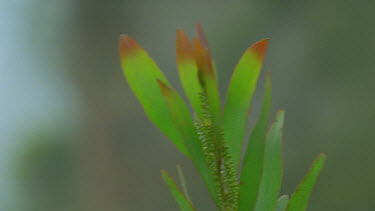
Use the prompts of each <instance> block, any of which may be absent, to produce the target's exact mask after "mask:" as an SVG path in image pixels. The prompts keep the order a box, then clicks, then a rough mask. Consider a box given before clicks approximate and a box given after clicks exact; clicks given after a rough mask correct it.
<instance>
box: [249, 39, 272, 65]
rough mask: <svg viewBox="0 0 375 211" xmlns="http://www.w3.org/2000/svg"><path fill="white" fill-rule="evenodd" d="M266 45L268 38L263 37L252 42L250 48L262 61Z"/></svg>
mask: <svg viewBox="0 0 375 211" xmlns="http://www.w3.org/2000/svg"><path fill="white" fill-rule="evenodd" d="M267 47H268V39H263V40H261V41H259V42H256V43H254V44H253V45H252V46H251V47H250V49H251V51H252V52H254V53H255V54H256V55H257V56H258V57H259V59H260V60H262V61H263V59H264V56H265V54H266V51H267Z"/></svg>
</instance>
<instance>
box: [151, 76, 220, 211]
mask: <svg viewBox="0 0 375 211" xmlns="http://www.w3.org/2000/svg"><path fill="white" fill-rule="evenodd" d="M158 82H159V87H160V90H161V92H162V94H163V97H164V100H165V102H166V103H167V105H168V108H169V112H170V115H171V117H172V121H173V122H174V124H175V125H176V127H177V129H178V131H179V132H180V135H181V137H182V138H183V141H184V143H185V145H186V147H187V148H188V150H189V153H190V154H191V157H192V160H193V163H194V164H195V167H196V168H197V170H198V172H199V174H200V175H201V177H202V179H203V182H204V183H205V184H206V186H207V188H208V190H209V192H210V194H211V197H212V198H213V200H214V202H215V204H218V202H219V201H218V198H217V195H216V190H215V182H214V180H213V178H212V175H211V173H210V170H209V168H208V166H207V162H206V158H205V155H204V153H203V149H202V146H201V143H200V141H199V139H198V135H197V133H196V130H195V128H194V124H193V120H192V118H191V116H190V113H189V110H188V108H187V106H186V104H185V102H184V101H183V100H182V99H181V97H180V96H179V95H178V94H177V92H176V91H175V90H173V89H171V88H170V87H168V86H166V85H165V84H164V83H163V82H161V81H160V80H158Z"/></svg>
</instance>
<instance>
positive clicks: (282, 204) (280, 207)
mask: <svg viewBox="0 0 375 211" xmlns="http://www.w3.org/2000/svg"><path fill="white" fill-rule="evenodd" d="M288 201H289V197H288V196H287V195H284V196H281V197H280V198H279V200H278V201H277V204H276V208H275V211H285V209H286V206H288Z"/></svg>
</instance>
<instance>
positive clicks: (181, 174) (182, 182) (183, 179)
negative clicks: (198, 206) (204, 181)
mask: <svg viewBox="0 0 375 211" xmlns="http://www.w3.org/2000/svg"><path fill="white" fill-rule="evenodd" d="M176 167H177V172H178V177H179V178H180V182H181V187H182V191H183V192H184V195H185V197H186V199H187V200H188V201H189V202H190V203H191V204H193V203H192V201H191V199H190V195H189V192H188V189H187V186H186V182H185V176H184V173H183V171H182V169H181V166H180V165H177V166H176Z"/></svg>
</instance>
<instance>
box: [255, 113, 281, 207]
mask: <svg viewBox="0 0 375 211" xmlns="http://www.w3.org/2000/svg"><path fill="white" fill-rule="evenodd" d="M283 124H284V111H283V110H281V111H279V113H278V114H277V117H276V121H275V122H274V123H273V125H272V127H271V129H270V132H269V133H268V135H267V138H266V145H265V149H264V162H263V175H262V179H261V182H260V187H259V193H258V198H257V202H256V205H255V211H265V210H274V209H275V206H276V202H277V197H278V195H279V191H280V187H281V175H282V169H281V137H282V128H283Z"/></svg>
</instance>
